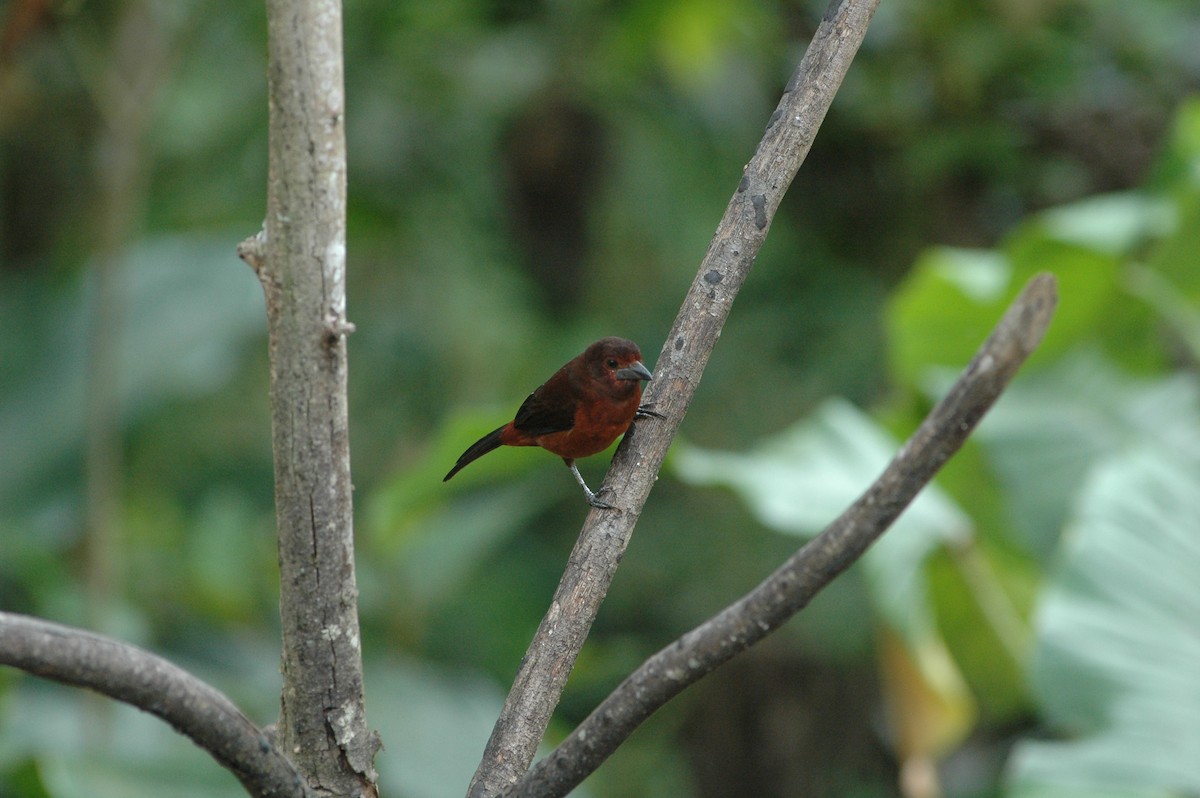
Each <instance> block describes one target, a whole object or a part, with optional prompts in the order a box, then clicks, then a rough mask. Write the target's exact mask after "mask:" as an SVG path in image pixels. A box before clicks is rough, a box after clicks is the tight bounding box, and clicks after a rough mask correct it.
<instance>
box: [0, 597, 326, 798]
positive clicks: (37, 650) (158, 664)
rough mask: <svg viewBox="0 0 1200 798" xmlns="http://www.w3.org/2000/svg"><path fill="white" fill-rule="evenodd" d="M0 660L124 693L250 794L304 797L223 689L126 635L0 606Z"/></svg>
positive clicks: (283, 761)
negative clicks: (107, 634)
mask: <svg viewBox="0 0 1200 798" xmlns="http://www.w3.org/2000/svg"><path fill="white" fill-rule="evenodd" d="M0 663H2V664H4V665H11V666H12V667H14V668H20V669H21V670H24V671H28V672H29V673H32V674H35V675H37V676H42V677H44V678H47V679H52V680H54V681H56V682H62V683H63V684H69V685H72V686H75V687H86V688H89V689H91V690H95V691H96V692H98V693H101V694H103V695H106V696H109V697H110V698H115V699H117V700H118V701H124V702H125V703H127V704H131V705H133V706H135V707H137V708H138V709H140V710H142V711H144V712H149V713H150V714H152V715H155V716H156V717H159V718H161V719H162V720H165V721H166V722H167V723H169V724H171V726H173V727H174V728H175V730H176V731H178V732H179V733H180V734H183V735H185V736H187V737H190V738H191V739H192V741H193V742H194V743H196V745H198V746H200V747H201V748H203V749H204V750H205V751H207V752H208V753H209V754H211V755H212V757H213V758H214V759H216V760H217V762H219V763H220V764H221V765H222V766H224V767H226V768H228V769H229V770H230V771H232V772H233V774H234V775H235V776H237V778H238V781H240V782H241V783H242V786H244V787H245V788H246V790H247V791H248V792H249V793H250V794H251V795H262V796H292V797H293V798H308V796H309V795H310V793H309V792H308V789H307V788H306V787H305V784H304V780H303V779H301V778H300V774H299V773H297V772H296V770H295V768H293V767H292V764H291V762H289V761H288V760H287V758H286V757H284V756H283V754H281V753H280V752H279V751H278V750H277V749H276V748H275V746H274V745H273V744H272V741H271V740H270V739H269V738H268V737H267V735H266V734H265V733H264V732H263V730H262V729H260V728H258V727H257V726H255V725H254V724H253V723H252V722H251V721H250V720H249V719H248V718H247V717H246V716H245V715H243V714H242V712H241V711H240V710H239V709H238V708H237V707H235V706H234V705H233V702H231V701H230V700H229V699H228V698H227V697H226V696H225V695H224V694H222V693H221V692H219V691H218V690H216V689H215V688H213V687H211V686H209V685H208V684H205V683H204V682H202V681H200V680H199V679H197V678H196V677H195V676H193V675H191V674H190V673H188V672H187V671H184V670H183V669H181V668H179V667H177V666H175V665H172V664H171V663H170V662H167V661H166V660H165V659H163V658H162V657H159V656H156V655H155V654H151V653H150V652H148V651H144V650H142V649H140V648H137V647H136V646H131V645H129V644H128V643H121V642H119V641H116V640H113V639H111V638H107V637H103V636H101V635H97V634H93V633H91V632H86V631H83V630H81V629H72V628H71V627H68V626H60V625H58V624H54V623H49V622H47V621H41V620H37V619H35V618H30V617H27V616H23V615H14V614H13V613H9V612H0Z"/></svg>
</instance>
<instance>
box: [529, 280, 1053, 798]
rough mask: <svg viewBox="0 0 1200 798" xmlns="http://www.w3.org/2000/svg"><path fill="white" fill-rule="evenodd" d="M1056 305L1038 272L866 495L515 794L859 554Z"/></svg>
mask: <svg viewBox="0 0 1200 798" xmlns="http://www.w3.org/2000/svg"><path fill="white" fill-rule="evenodd" d="M1056 303H1057V287H1056V281H1055V279H1054V277H1053V276H1051V275H1049V274H1041V275H1038V276H1037V277H1034V278H1033V280H1031V281H1030V283H1029V285H1027V286H1026V287H1025V290H1024V291H1023V292H1022V293H1021V295H1020V296H1019V297H1017V299H1016V300H1015V301H1014V302H1013V304H1012V305H1011V306H1010V307H1009V309H1008V312H1007V313H1005V314H1004V317H1003V318H1002V319H1001V320H1000V323H999V324H998V325H997V326H996V328H995V330H993V332H992V334H991V335H990V336H989V337H988V339H987V341H986V342H984V344H983V346H982V347H981V348H980V350H979V352H978V353H976V355H975V357H974V359H973V360H972V361H971V363H970V365H969V366H967V368H966V370H965V371H964V372H963V373H962V375H961V376H960V377H959V379H958V381H957V382H955V384H954V386H953V387H952V388H951V389H950V393H949V394H947V395H946V397H945V398H944V399H942V401H941V402H939V403H938V405H937V407H935V408H934V409H933V411H932V412H931V413H930V414H929V416H928V417H927V418H926V419H925V421H924V422H923V423H922V424H921V426H920V427H919V428H918V429H917V431H916V432H915V433H913V436H912V437H911V438H909V440H908V442H907V443H905V444H904V446H902V447H901V448H900V451H899V452H898V453H897V454H896V456H895V458H894V459H893V460H892V462H891V463H890V464H889V465H888V467H887V468H886V469H885V470H884V472H883V474H882V475H880V477H879V478H878V479H877V480H875V483H874V484H872V485H871V487H870V488H868V489H867V491H866V493H864V494H863V495H862V496H861V497H859V499H858V500H857V501H856V502H854V504H852V505H851V506H850V507H849V509H847V510H846V511H845V512H844V513H842V515H841V516H840V517H838V519H837V520H835V521H834V522H833V523H832V524H830V525H829V526H828V527H827V528H826V529H825V531H824V532H822V533H821V534H820V535H819V536H818V537H816V538H814V539H813V540H812V541H810V542H809V543H808V544H807V545H805V546H804V547H803V548H801V549H800V550H799V551H798V552H797V553H796V554H794V555H792V557H791V558H789V559H788V560H787V562H785V563H784V564H783V565H782V566H780V567H779V568H778V569H777V570H776V571H775V572H774V573H773V574H771V575H770V576H769V577H768V578H767V579H766V580H765V581H763V582H762V583H761V584H760V585H759V586H758V587H756V588H755V589H754V590H752V591H751V592H750V593H747V594H746V595H745V596H743V597H742V598H741V599H739V600H738V601H737V602H735V603H734V604H731V605H730V606H729V607H726V608H725V609H724V610H722V611H721V612H720V613H718V614H717V615H715V616H713V617H712V618H710V619H709V620H707V621H705V622H704V623H703V624H701V625H700V626H698V627H696V628H695V629H693V630H692V631H690V632H688V633H687V634H685V635H683V636H682V637H680V638H679V639H678V640H676V641H675V642H674V643H672V644H671V645H669V646H667V647H666V648H664V649H662V650H661V651H659V652H658V653H657V654H655V655H654V656H652V657H651V658H650V659H648V660H646V662H645V663H643V664H642V666H641V667H639V668H638V669H637V670H636V671H634V673H633V674H632V675H631V676H630V677H629V678H628V679H626V680H625V681H624V682H622V683H621V685H620V686H619V687H617V689H616V690H614V691H613V692H612V694H610V695H609V696H608V698H606V699H605V700H604V701H603V702H601V704H600V706H598V707H597V708H596V709H595V711H593V712H592V714H591V715H589V716H588V717H587V718H586V719H585V720H584V721H583V723H581V724H580V725H579V727H578V728H576V729H575V730H574V731H573V732H571V734H570V735H569V736H568V737H567V738H566V739H565V740H563V742H562V743H561V744H560V745H559V746H558V748H556V749H555V750H554V751H553V752H551V753H550V754H549V755H548V756H546V757H545V758H544V759H543V760H542V761H540V762H538V764H537V765H536V766H535V767H534V768H533V769H532V770H531V771H530V772H529V773H528V775H527V776H526V777H525V778H524V779H522V780H521V781H520V782H519V783H518V784H517V787H516V788H515V789H514V790H512V792H510V793H509V795H510V796H511V797H512V798H533V797H534V796H537V798H555V796H561V795H566V794H567V792H569V791H570V790H571V789H572V788H573V787H574V786H575V785H577V784H579V782H580V781H582V780H583V779H584V777H586V776H587V775H588V774H590V773H591V772H592V771H594V770H595V769H596V768H597V767H598V766H599V765H600V763H601V762H603V761H604V760H605V759H606V758H608V756H609V755H611V754H612V752H613V751H615V750H616V749H617V747H618V746H619V745H620V744H621V743H622V742H624V741H625V739H626V738H628V737H629V735H630V733H632V732H633V730H634V729H635V728H637V726H638V725H639V724H640V723H641V722H642V721H644V720H645V719H646V718H648V717H649V716H650V715H651V714H652V713H653V712H655V711H656V710H657V709H658V708H659V707H661V706H662V705H663V704H665V703H666V702H667V701H669V700H670V699H671V698H673V697H674V696H676V695H677V694H678V693H679V692H680V691H682V690H683V689H684V688H685V687H687V686H688V685H690V684H692V683H693V682H696V681H697V680H699V679H700V678H701V677H703V676H705V675H707V674H708V673H710V672H712V671H713V670H714V669H715V668H716V667H717V666H719V665H721V664H723V663H725V662H727V661H729V660H730V659H732V658H733V657H734V656H735V655H737V654H738V653H740V652H742V651H745V650H746V649H747V648H749V647H750V646H752V645H754V644H755V643H757V642H758V641H760V640H762V639H763V638H764V637H766V636H767V635H768V634H770V633H771V632H773V631H774V630H775V629H778V628H779V627H780V626H781V625H782V624H783V623H784V622H785V621H786V620H787V619H788V618H790V617H792V615H794V614H795V613H796V612H798V611H799V610H801V609H802V608H804V607H805V606H806V605H807V604H808V602H809V601H811V600H812V598H813V596H815V595H816V594H817V592H818V591H820V590H821V588H823V587H824V586H825V585H827V584H829V582H830V581H831V580H833V578H834V577H836V576H837V575H838V574H840V573H841V572H842V571H844V570H846V568H848V567H849V566H850V565H851V563H853V562H854V561H855V560H857V559H858V558H859V557H860V556H862V554H863V553H864V552H865V551H866V550H867V549H868V548H869V547H870V545H871V544H872V543H874V542H875V540H876V539H877V538H878V537H879V536H880V535H881V534H883V532H884V531H885V530H886V529H887V528H888V526H890V525H891V523H892V522H893V521H895V520H896V518H897V517H898V516H899V515H900V513H901V512H903V510H904V508H905V507H907V506H908V504H909V503H910V502H911V501H912V500H913V499H914V498H915V497H916V495H917V493H918V492H920V490H921V489H922V488H923V487H924V486H925V485H926V484H928V482H929V481H930V480H931V479H933V475H934V474H935V473H937V471H938V469H939V468H941V467H942V465H943V464H944V463H945V462H946V461H947V460H948V459H950V456H951V455H953V454H954V453H955V452H956V451H958V449H959V447H960V446H962V444H963V442H964V441H965V440H966V439H967V436H968V435H970V434H971V431H972V430H973V429H974V428H975V426H976V424H978V423H979V420H980V419H981V418H983V415H984V413H986V412H987V410H988V409H989V408H990V407H991V406H992V404H993V403H994V402H995V401H996V399H997V398H998V397H999V396H1000V393H1001V392H1002V391H1003V390H1004V388H1005V387H1006V386H1007V385H1008V382H1009V380H1010V379H1012V377H1013V375H1014V374H1015V373H1016V372H1017V369H1018V368H1019V367H1020V366H1021V364H1022V363H1024V362H1025V359H1026V358H1027V357H1028V356H1029V355H1030V353H1031V352H1033V350H1034V349H1035V348H1036V347H1037V345H1038V344H1039V343H1040V342H1041V340H1042V335H1043V334H1044V333H1045V331H1046V327H1047V326H1048V325H1049V323H1050V319H1051V317H1052V315H1053V313H1054V307H1055V305H1056Z"/></svg>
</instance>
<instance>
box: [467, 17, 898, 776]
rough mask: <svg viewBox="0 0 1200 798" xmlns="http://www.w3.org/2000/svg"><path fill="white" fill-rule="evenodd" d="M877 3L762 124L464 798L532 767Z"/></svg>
mask: <svg viewBox="0 0 1200 798" xmlns="http://www.w3.org/2000/svg"><path fill="white" fill-rule="evenodd" d="M878 5H879V0H832V2H831V3H830V5H829V8H828V10H827V11H826V14H825V18H824V19H823V20H822V21H821V24H820V26H819V27H818V28H817V32H816V33H815V34H814V36H813V40H812V42H811V44H810V45H809V48H808V51H807V52H806V53H805V55H804V59H803V60H802V61H801V63H800V65H799V67H798V68H797V69H796V72H795V74H794V75H793V76H792V79H791V80H790V81H789V83H788V86H787V88H786V89H785V91H784V94H783V97H782V99H781V100H780V101H779V105H778V107H777V108H776V109H775V112H774V114H772V116H771V119H770V121H769V122H768V123H767V130H766V133H765V134H764V136H763V138H762V141H760V142H759V145H758V149H757V151H756V152H755V154H754V157H753V158H752V159H751V160H750V162H749V163H748V164H747V165H746V168H745V170H744V172H743V174H742V179H741V182H740V183H739V184H738V187H737V191H736V192H735V193H734V195H733V197H732V199H730V201H729V205H728V206H727V207H726V209H725V215H724V216H723V217H722V219H721V222H720V224H719V225H718V226H717V230H716V233H715V234H714V236H713V239H712V242H711V243H710V244H709V249H708V252H707V254H706V255H705V256H704V260H703V261H702V262H701V264H700V269H699V270H698V272H697V273H696V277H695V279H694V280H693V282H692V285H691V288H690V289H689V291H688V294H687V296H686V297H685V299H684V302H683V306H682V308H681V309H680V311H679V314H678V316H677V317H676V319H675V324H674V326H673V327H672V329H671V332H670V334H669V335H668V337H667V340H666V343H665V344H664V346H663V349H662V352H661V354H660V355H659V358H658V361H657V363H656V365H655V375H654V381H653V382H652V383H651V385H650V388H649V390H648V392H647V395H646V399H647V401H651V402H654V403H655V409H656V410H657V411H658V412H660V413H662V414H663V415H664V418H663V419H661V420H650V421H648V422H642V423H639V424H638V425H637V434H636V435H627V436H626V440H625V441H623V442H622V445H621V447H620V448H619V449H618V450H617V454H616V456H615V457H614V458H613V465H612V467H611V469H610V470H609V474H608V478H607V480H606V484H607V485H608V486H609V487H610V488H611V489H612V491H613V492H612V494H611V495H612V496H613V497H614V498H615V503H616V504H617V506H618V507H623V508H628V509H626V510H624V511H623V512H616V511H612V510H592V511H591V513H589V514H588V517H587V520H586V521H585V522H584V526H583V529H582V531H581V532H580V535H579V539H578V541H577V542H576V544H575V549H574V551H573V552H572V553H571V557H570V559H569V561H568V563H567V568H566V571H565V573H564V574H563V577H562V580H561V581H560V583H559V586H558V589H557V591H556V592H555V595H554V599H553V600H552V602H551V604H550V609H549V611H548V612H547V613H546V616H545V617H544V618H543V619H542V622H541V625H540V626H539V627H538V630H537V632H536V634H535V636H534V639H533V641H532V642H531V643H530V645H529V649H528V651H527V652H526V654H525V658H524V659H523V660H522V662H521V667H520V669H519V671H518V673H517V676H516V679H515V681H514V683H513V687H512V689H511V690H510V692H509V694H508V698H507V699H506V701H505V703H504V708H503V710H502V711H501V714H500V718H499V719H498V720H497V721H496V726H495V728H494V729H493V731H492V735H491V738H490V739H489V740H488V743H487V746H486V748H485V749H484V755H483V759H482V761H481V762H480V764H479V767H478V769H477V770H476V772H475V776H474V778H473V779H472V780H471V786H470V788H469V791H468V794H469V795H470V796H471V798H480V797H481V796H495V795H499V794H501V793H503V792H505V791H506V790H508V789H510V788H511V786H512V785H513V784H515V783H516V781H517V779H518V778H520V777H521V775H522V774H523V773H524V772H525V771H526V769H527V768H528V767H529V764H530V763H531V762H532V761H533V757H534V755H535V754H536V752H537V747H538V744H539V743H540V742H541V740H542V737H543V736H544V734H545V731H546V727H547V726H548V725H549V722H550V716H551V714H552V713H553V711H554V707H555V706H556V705H557V704H558V699H559V697H560V696H561V695H562V690H563V687H564V686H565V685H566V681H567V677H568V676H569V675H570V672H571V668H572V667H573V666H574V663H575V658H576V656H577V655H578V654H579V651H580V649H581V648H582V647H583V642H584V640H585V639H586V638H587V634H588V630H589V629H590V628H591V625H592V621H593V620H594V619H595V617H596V613H597V611H598V610H599V607H600V603H601V601H603V599H604V596H605V595H606V594H607V592H608V586H609V584H610V583H611V582H612V578H613V575H614V574H615V573H616V568H617V564H618V563H619V562H620V560H621V557H622V556H623V555H624V553H625V548H626V546H627V545H628V543H629V539H630V536H631V535H632V533H633V527H634V525H635V524H636V523H637V520H638V518H639V516H640V515H641V508H642V506H643V505H644V504H645V501H646V497H647V496H648V495H649V493H650V488H651V487H652V486H653V484H654V480H655V479H656V478H657V474H658V470H659V468H660V467H661V465H662V461H663V458H664V457H665V456H666V451H667V448H668V447H669V446H670V444H671V441H672V439H673V438H674V437H675V431H676V430H677V429H678V427H679V424H680V422H681V421H682V420H683V416H684V413H686V411H687V407H688V405H689V404H690V403H691V400H692V396H693V395H694V394H695V391H696V386H697V385H698V384H699V382H700V376H701V374H702V373H703V371H704V367H705V365H706V364H707V363H708V357H709V354H710V353H711V352H712V349H713V346H714V345H715V344H716V341H717V338H718V337H719V335H720V333H721V328H722V327H723V326H724V324H725V319H726V318H727V317H728V315H729V309H730V307H731V305H732V303H733V300H734V297H735V296H736V295H737V293H738V291H739V290H740V288H741V286H742V283H743V282H744V281H745V279H746V276H747V274H748V273H749V271H750V267H751V266H752V265H753V264H754V260H755V258H756V257H757V256H758V252H759V249H760V248H761V247H762V243H763V240H764V239H765V238H766V235H767V231H768V229H769V228H770V224H771V220H772V218H773V217H774V215H775V211H776V209H777V208H778V207H779V203H780V202H781V200H782V199H783V194H784V192H785V191H786V190H787V188H788V186H789V185H790V184H791V181H792V178H793V177H794V176H795V174H796V172H797V170H798V169H799V168H800V164H801V162H802V161H803V160H804V157H805V156H806V155H807V154H808V151H809V148H810V147H811V146H812V142H813V139H814V138H815V137H816V134H817V129H818V128H819V127H820V125H821V122H822V121H823V120H824V118H825V114H826V112H827V111H828V110H829V106H830V104H831V103H832V102H833V96H834V94H835V93H836V91H837V89H838V87H839V86H840V85H841V83H842V79H843V78H844V77H845V75H846V72H847V70H848V69H849V67H850V61H851V60H852V59H853V57H854V54H855V53H856V52H857V51H858V47H859V45H860V44H861V43H862V40H863V37H864V36H865V35H866V31H867V26H868V24H869V23H870V21H871V17H872V16H873V15H874V13H875V9H876V8H877V7H878Z"/></svg>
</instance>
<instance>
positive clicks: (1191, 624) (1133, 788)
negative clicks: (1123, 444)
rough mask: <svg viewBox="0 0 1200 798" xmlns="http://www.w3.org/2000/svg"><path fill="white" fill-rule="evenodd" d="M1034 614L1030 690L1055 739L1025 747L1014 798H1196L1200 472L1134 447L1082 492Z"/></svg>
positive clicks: (1017, 755) (1199, 772)
mask: <svg viewBox="0 0 1200 798" xmlns="http://www.w3.org/2000/svg"><path fill="white" fill-rule="evenodd" d="M1069 528H1070V531H1071V536H1070V538H1069V539H1068V540H1067V545H1066V552H1065V555H1066V556H1065V560H1064V562H1063V566H1062V568H1061V569H1060V570H1059V571H1058V573H1057V574H1056V575H1055V576H1054V578H1053V581H1052V582H1051V584H1050V585H1049V587H1048V588H1047V590H1046V593H1045V598H1044V600H1043V601H1042V603H1041V605H1040V608H1039V610H1038V615H1037V629H1038V643H1037V650H1036V655H1035V657H1034V660H1033V663H1032V673H1031V677H1032V681H1033V685H1034V689H1035V691H1036V694H1037V696H1038V699H1039V703H1040V705H1041V707H1042V711H1043V714H1044V717H1045V720H1046V721H1047V723H1048V724H1049V725H1050V726H1051V727H1052V728H1053V729H1054V730H1056V731H1057V732H1059V733H1061V734H1063V735H1064V736H1066V737H1067V739H1066V740H1063V741H1054V742H1043V741H1030V742H1025V743H1023V744H1021V745H1020V746H1019V747H1018V748H1017V749H1016V751H1015V752H1014V755H1013V759H1012V762H1011V772H1010V779H1009V781H1010V790H1009V795H1011V796H1014V797H1015V798H1031V797H1035V796H1054V797H1055V798H1074V797H1075V796H1079V797H1080V798H1083V796H1088V798H1094V797H1095V796H1130V797H1131V798H1133V797H1137V798H1142V797H1143V796H1144V797H1145V798H1152V797H1154V796H1172V795H1176V796H1178V795H1195V794H1198V793H1200V680H1197V678H1196V674H1197V663H1200V591H1198V590H1197V586H1198V585H1200V533H1198V530H1200V465H1198V461H1197V460H1195V459H1189V458H1181V457H1178V456H1173V455H1172V454H1170V453H1165V452H1164V451H1163V450H1162V449H1161V448H1159V447H1140V448H1138V449H1136V450H1135V451H1133V452H1132V453H1125V454H1123V455H1121V456H1116V457H1113V458H1111V459H1110V460H1108V461H1106V462H1105V463H1104V464H1103V465H1102V466H1100V467H1099V468H1097V469H1096V470H1095V472H1094V474H1093V475H1092V477H1091V478H1090V479H1089V480H1088V483H1087V485H1086V487H1085V489H1084V490H1083V492H1082V494H1081V497H1080V501H1079V504H1078V508H1077V511H1076V513H1075V514H1074V516H1073V518H1072V521H1071V524H1070V527H1069Z"/></svg>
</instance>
